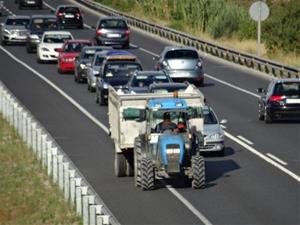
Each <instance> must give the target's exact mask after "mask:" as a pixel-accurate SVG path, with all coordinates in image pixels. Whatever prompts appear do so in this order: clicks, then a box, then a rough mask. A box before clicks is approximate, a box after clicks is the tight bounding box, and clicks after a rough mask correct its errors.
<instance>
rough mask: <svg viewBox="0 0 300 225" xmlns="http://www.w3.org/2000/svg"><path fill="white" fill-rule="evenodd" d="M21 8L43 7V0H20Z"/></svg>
mask: <svg viewBox="0 0 300 225" xmlns="http://www.w3.org/2000/svg"><path fill="white" fill-rule="evenodd" d="M18 3H19V9H22V8H23V7H30V8H32V7H37V8H39V9H42V8H43V0H18Z"/></svg>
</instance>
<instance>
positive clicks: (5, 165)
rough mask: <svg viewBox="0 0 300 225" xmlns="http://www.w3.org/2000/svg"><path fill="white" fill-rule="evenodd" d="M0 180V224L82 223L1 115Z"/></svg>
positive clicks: (46, 224) (70, 224)
mask: <svg viewBox="0 0 300 225" xmlns="http://www.w3.org/2000/svg"><path fill="white" fill-rule="evenodd" d="M0 177H1V178H0V225H21V224H22V225H41V224H43V225H55V224H57V225H58V224H66V225H77V224H82V222H81V219H80V218H78V217H77V216H76V215H75V212H74V211H73V210H72V209H71V208H70V207H69V206H68V204H67V203H66V202H65V201H64V197H63V194H62V193H61V192H60V191H59V190H58V188H57V187H56V186H54V185H53V184H52V182H51V180H50V178H49V177H48V176H47V173H46V171H44V170H43V169H42V168H41V166H40V163H39V162H38V161H37V160H36V159H35V157H34V155H33V153H32V151H29V149H28V148H27V147H26V145H25V144H24V143H23V142H22V141H21V139H20V137H18V135H17V133H16V132H15V131H14V130H13V129H12V128H11V127H10V126H9V124H8V123H7V122H6V121H5V120H3V119H2V118H1V114H0Z"/></svg>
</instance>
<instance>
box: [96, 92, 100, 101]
mask: <svg viewBox="0 0 300 225" xmlns="http://www.w3.org/2000/svg"><path fill="white" fill-rule="evenodd" d="M99 100H100V99H99V95H98V92H97V91H96V94H95V101H96V103H97V104H99Z"/></svg>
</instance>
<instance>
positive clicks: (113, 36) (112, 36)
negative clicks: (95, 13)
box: [107, 34, 121, 38]
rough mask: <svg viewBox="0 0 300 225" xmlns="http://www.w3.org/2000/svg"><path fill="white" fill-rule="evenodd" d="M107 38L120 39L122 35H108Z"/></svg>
mask: <svg viewBox="0 0 300 225" xmlns="http://www.w3.org/2000/svg"><path fill="white" fill-rule="evenodd" d="M107 37H109V38H119V37H121V35H120V34H107Z"/></svg>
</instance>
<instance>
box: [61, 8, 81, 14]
mask: <svg viewBox="0 0 300 225" xmlns="http://www.w3.org/2000/svg"><path fill="white" fill-rule="evenodd" d="M58 12H60V13H66V14H76V13H80V10H79V9H78V8H77V7H62V8H59V10H58Z"/></svg>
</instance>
